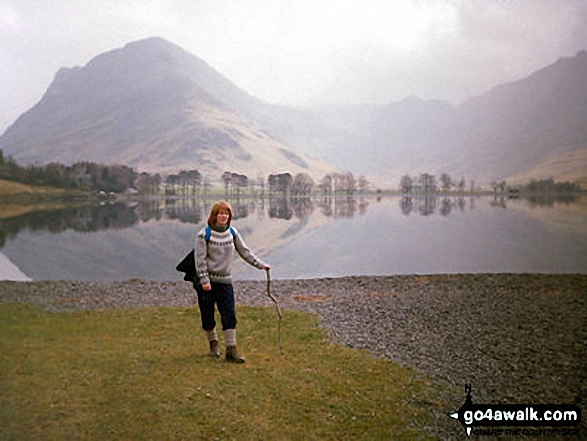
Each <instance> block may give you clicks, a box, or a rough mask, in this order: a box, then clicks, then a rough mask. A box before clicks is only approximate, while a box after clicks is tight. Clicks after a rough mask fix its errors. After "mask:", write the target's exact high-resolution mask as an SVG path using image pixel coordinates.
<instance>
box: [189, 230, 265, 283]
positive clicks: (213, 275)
mask: <svg viewBox="0 0 587 441" xmlns="http://www.w3.org/2000/svg"><path fill="white" fill-rule="evenodd" d="M232 229H233V230H234V233H235V234H234V237H233V235H232V233H231V232H230V229H228V228H227V229H226V230H225V231H216V230H215V229H212V231H211V234H210V240H209V241H208V243H206V228H205V227H204V228H202V229H201V230H200V232H199V233H198V235H197V236H196V243H195V246H194V249H195V254H196V256H195V257H196V259H195V264H196V274H197V275H198V278H199V279H200V283H202V284H204V283H209V282H216V283H232V274H231V268H232V260H233V258H234V251H235V250H236V252H237V253H238V254H239V256H240V257H241V258H242V259H243V260H245V261H246V262H247V263H248V264H250V265H252V266H254V267H255V268H258V269H264V268H265V265H266V264H265V262H263V261H261V260H260V259H259V258H258V257H257V256H256V255H255V254H254V253H253V252H252V251H251V249H250V248H249V247H248V246H247V245H246V244H245V242H244V240H243V239H242V237H241V235H240V234H239V232H238V230H237V229H236V228H234V227H232Z"/></svg>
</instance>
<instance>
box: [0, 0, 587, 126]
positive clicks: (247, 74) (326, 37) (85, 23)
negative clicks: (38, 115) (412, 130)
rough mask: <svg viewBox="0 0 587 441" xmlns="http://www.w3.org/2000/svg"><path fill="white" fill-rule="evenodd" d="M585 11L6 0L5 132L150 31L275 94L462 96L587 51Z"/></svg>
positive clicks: (223, 0)
mask: <svg viewBox="0 0 587 441" xmlns="http://www.w3.org/2000/svg"><path fill="white" fill-rule="evenodd" d="M585 23H587V2H585V1H584V0H444V1H442V2H440V1H437V0H395V1H393V2H392V1H388V0H370V1H369V2H364V1H360V0H338V1H335V0H321V1H315V0H296V1H293V0H292V1H286V0H284V1H274V0H247V1H246V2H244V1H242V0H198V1H193V0H175V1H173V2H164V1H159V0H125V1H124V2H120V1H116V0H92V1H77V2H71V1H69V0H47V1H44V2H38V1H36V0H18V1H16V0H14V1H12V2H11V0H4V1H3V2H2V4H0V37H2V45H1V47H0V80H1V81H2V83H3V85H4V87H3V88H0V101H1V102H3V108H2V109H0V131H1V130H2V128H4V127H5V126H6V125H7V124H8V123H9V122H11V121H13V120H14V119H15V118H16V117H17V116H18V114H20V113H22V112H23V111H24V110H26V109H27V108H28V107H30V106H31V105H32V104H34V102H35V101H37V100H38V99H39V98H40V97H41V95H42V94H43V92H44V91H45V90H46V88H47V86H48V85H49V83H50V82H51V80H52V78H53V76H54V74H55V72H57V70H59V68H60V67H64V66H67V67H71V66H75V65H84V64H85V63H87V62H88V61H89V60H90V59H91V58H92V57H94V56H96V55H98V54H99V53H101V52H104V51H107V50H112V49H115V48H117V47H121V46H123V45H124V44H126V43H128V42H130V41H135V40H138V39H141V38H146V37H150V36H161V37H163V38H166V39H168V40H170V41H172V42H173V43H175V44H178V45H179V46H181V47H183V48H185V49H186V50H188V51H189V52H191V53H193V54H194V55H196V56H198V57H200V58H202V59H204V60H205V61H206V62H208V63H209V64H210V65H211V66H212V67H213V68H215V69H216V70H218V71H220V72H221V73H223V74H224V75H225V76H227V77H228V78H229V79H230V80H231V81H233V82H234V83H235V84H237V85H238V86H239V87H241V88H243V89H245V90H246V91H248V92H249V93H251V94H253V95H255V96H257V97H258V98H260V99H263V100H265V101H268V102H274V103H286V104H314V103H324V102H327V103H380V104H383V103H387V102H390V101H393V100H398V99H403V98H405V97H407V96H410V95H416V96H420V97H422V98H438V99H447V100H450V101H452V102H459V101H462V100H464V99H466V98H468V97H470V96H472V95H475V94H480V93H483V92H485V91H487V90H488V89H490V88H491V87H494V86H495V85H497V84H500V83H503V82H506V81H513V80H515V79H518V78H521V77H523V76H525V75H528V74H530V73H532V72H533V71H535V70H537V69H540V68H542V67H544V66H546V65H548V64H550V63H552V62H554V61H556V59H558V58H559V57H561V56H570V55H574V54H575V53H576V52H577V51H578V50H580V49H587V26H585ZM17 79H18V80H17ZM6 85H8V86H6ZM2 112H4V113H2Z"/></svg>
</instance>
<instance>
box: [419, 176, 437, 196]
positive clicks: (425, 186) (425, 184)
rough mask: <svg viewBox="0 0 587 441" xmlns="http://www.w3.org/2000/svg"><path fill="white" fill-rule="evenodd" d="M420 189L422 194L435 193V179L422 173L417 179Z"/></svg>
mask: <svg viewBox="0 0 587 441" xmlns="http://www.w3.org/2000/svg"><path fill="white" fill-rule="evenodd" d="M419 182H420V187H421V189H422V191H424V193H429V192H434V191H436V178H435V177H434V175H430V174H428V173H422V174H421V175H420V178H419Z"/></svg>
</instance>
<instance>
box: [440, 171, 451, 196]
mask: <svg viewBox="0 0 587 441" xmlns="http://www.w3.org/2000/svg"><path fill="white" fill-rule="evenodd" d="M440 186H441V188H442V189H443V190H444V191H445V192H447V191H450V189H451V188H452V187H453V186H454V184H453V182H452V179H451V177H450V176H449V175H448V174H446V173H443V174H441V175H440Z"/></svg>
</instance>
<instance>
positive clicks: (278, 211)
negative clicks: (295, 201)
mask: <svg viewBox="0 0 587 441" xmlns="http://www.w3.org/2000/svg"><path fill="white" fill-rule="evenodd" d="M293 213H294V210H293V207H292V204H291V201H290V199H289V198H271V199H269V217H271V218H277V219H285V220H289V219H291V218H292V216H293Z"/></svg>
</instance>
